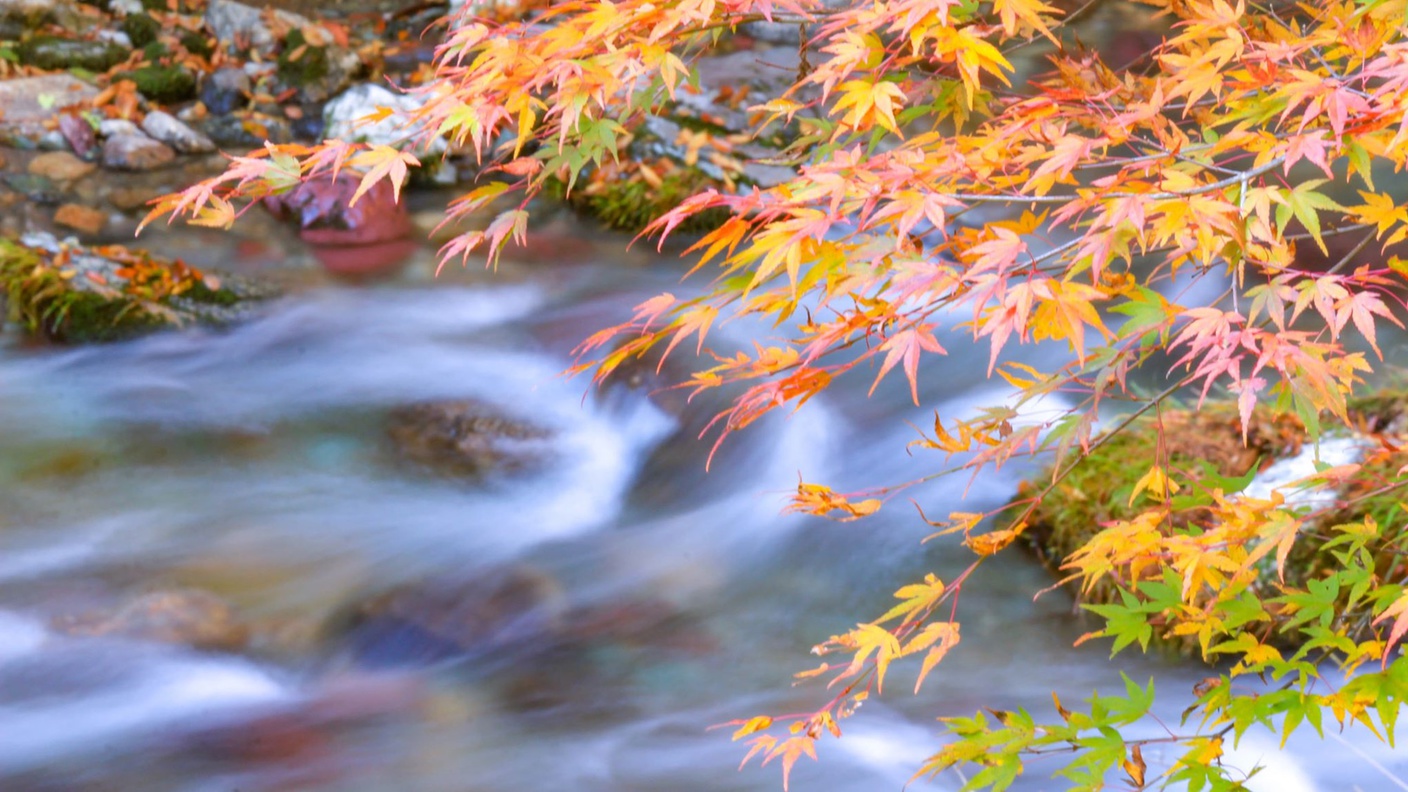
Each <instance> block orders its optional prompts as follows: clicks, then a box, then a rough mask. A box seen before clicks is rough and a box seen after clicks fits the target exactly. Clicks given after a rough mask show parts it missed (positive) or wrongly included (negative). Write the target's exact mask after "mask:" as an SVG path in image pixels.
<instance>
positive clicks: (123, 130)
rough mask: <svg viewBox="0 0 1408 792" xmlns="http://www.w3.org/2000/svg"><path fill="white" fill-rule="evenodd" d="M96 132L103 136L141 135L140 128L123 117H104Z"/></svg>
mask: <svg viewBox="0 0 1408 792" xmlns="http://www.w3.org/2000/svg"><path fill="white" fill-rule="evenodd" d="M98 134H99V135H102V136H103V137H105V138H110V137H117V136H118V135H137V136H141V134H142V130H141V128H140V127H138V126H137V125H136V124H134V123H132V122H131V121H128V120H127V119H125V118H105V119H103V120H102V122H101V123H99V124H98Z"/></svg>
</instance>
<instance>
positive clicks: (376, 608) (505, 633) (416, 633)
mask: <svg viewBox="0 0 1408 792" xmlns="http://www.w3.org/2000/svg"><path fill="white" fill-rule="evenodd" d="M564 611H565V604H564V600H563V597H562V593H561V591H560V590H559V588H558V586H557V583H556V582H555V581H554V580H553V579H552V578H550V577H548V576H547V575H545V574H543V573H541V572H538V571H535V570H530V569H523V568H514V569H497V570H488V571H478V572H474V573H469V574H460V575H441V576H436V577H432V578H429V579H426V580H421V581H417V582H415V583H411V584H407V585H404V586H400V587H397V588H394V589H392V590H390V591H387V592H384V593H381V594H378V595H376V596H373V597H371V598H369V599H367V600H365V601H363V602H361V603H359V604H357V605H355V606H354V607H352V608H351V610H350V612H348V613H347V614H345V615H343V616H340V617H338V618H336V619H334V622H333V624H332V625H331V632H332V633H333V637H334V638H335V639H337V641H338V643H339V644H340V646H341V651H342V653H343V654H344V655H345V656H346V657H347V658H348V659H349V660H350V661H351V662H352V663H354V664H355V665H358V666H362V667H367V668H392V667H399V666H424V665H433V664H438V663H445V662H465V661H482V662H486V663H496V662H497V663H503V662H508V661H510V660H511V659H512V658H521V657H524V656H526V655H531V654H534V653H539V652H542V651H545V650H546V649H549V648H551V647H552V646H553V645H555V644H556V643H557V640H558V638H557V635H556V634H557V632H558V630H559V629H560V627H561V620H562V615H563V613H564Z"/></svg>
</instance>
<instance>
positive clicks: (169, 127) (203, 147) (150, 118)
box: [142, 110, 215, 154]
mask: <svg viewBox="0 0 1408 792" xmlns="http://www.w3.org/2000/svg"><path fill="white" fill-rule="evenodd" d="M142 131H143V132H146V133H147V134H148V135H150V136H151V137H153V138H155V139H156V140H159V141H161V142H162V143H165V144H167V145H169V146H171V147H172V148H173V149H175V150H176V151H179V152H180V153H182V154H208V153H210V152H212V151H214V150H215V143H214V142H213V141H211V139H210V138H208V137H206V136H205V135H203V134H201V133H200V132H197V131H195V130H194V129H191V128H190V127H188V126H186V125H185V124H183V123H182V122H181V121H179V120H177V119H176V117H175V116H173V115H171V114H170V113H165V112H162V111H160V110H154V111H152V112H150V113H147V116H146V118H143V119H142Z"/></svg>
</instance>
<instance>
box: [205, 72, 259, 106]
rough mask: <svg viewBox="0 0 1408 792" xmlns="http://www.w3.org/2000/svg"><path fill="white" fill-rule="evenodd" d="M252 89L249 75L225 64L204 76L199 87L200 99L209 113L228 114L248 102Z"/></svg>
mask: <svg viewBox="0 0 1408 792" xmlns="http://www.w3.org/2000/svg"><path fill="white" fill-rule="evenodd" d="M252 89H253V83H252V82H251V81H250V79H249V75H247V74H245V73H244V71H243V70H241V69H237V68H235V67H232V66H225V67H223V68H220V69H216V70H215V71H214V72H213V73H212V74H210V75H209V76H207V77H206V78H205V82H204V83H202V84H201V87H200V100H201V102H203V103H204V104H205V109H206V110H208V111H210V112H211V113H213V114H215V115H218V116H221V115H228V114H229V113H232V112H234V111H236V110H239V109H241V108H243V107H245V106H247V105H248V104H249V94H250V91H251V90H252Z"/></svg>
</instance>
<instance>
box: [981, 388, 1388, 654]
mask: <svg viewBox="0 0 1408 792" xmlns="http://www.w3.org/2000/svg"><path fill="white" fill-rule="evenodd" d="M1349 416H1350V419H1351V421H1350V426H1351V427H1354V429H1355V430H1356V431H1358V432H1361V433H1365V434H1364V436H1365V447H1366V449H1367V451H1366V452H1365V453H1366V456H1365V458H1364V460H1363V465H1362V467H1361V469H1360V470H1359V471H1358V472H1357V473H1356V475H1355V476H1354V478H1353V480H1352V481H1350V482H1349V483H1348V484H1347V485H1346V486H1345V487H1344V488H1343V489H1342V490H1341V491H1340V492H1339V493H1338V494H1337V498H1338V500H1337V501H1336V504H1337V505H1335V506H1332V507H1330V508H1327V509H1324V510H1323V511H1324V513H1323V514H1320V515H1319V516H1318V517H1317V518H1316V519H1315V520H1313V521H1312V523H1311V524H1310V525H1309V526H1308V527H1307V528H1304V529H1302V532H1301V536H1300V538H1299V539H1298V540H1297V542H1296V544H1295V546H1294V548H1293V550H1292V551H1291V554H1290V556H1289V557H1288V559H1287V562H1286V565H1285V569H1284V573H1285V578H1284V584H1285V585H1287V586H1292V587H1303V586H1305V585H1306V583H1307V582H1308V581H1311V580H1315V579H1317V578H1319V577H1321V576H1322V575H1323V574H1324V573H1325V572H1327V571H1328V570H1330V569H1332V568H1335V567H1336V566H1337V564H1338V562H1337V561H1336V560H1335V559H1334V558H1333V556H1332V555H1331V554H1330V552H1329V551H1328V550H1326V549H1325V544H1326V542H1328V541H1329V539H1330V537H1329V536H1328V535H1327V533H1328V532H1326V531H1321V530H1319V529H1320V528H1329V527H1331V526H1335V525H1343V524H1349V523H1358V522H1362V521H1363V520H1365V518H1366V517H1367V518H1370V519H1372V520H1373V521H1375V522H1376V523H1377V524H1378V525H1379V526H1381V527H1382V528H1383V529H1384V530H1383V532H1382V535H1381V537H1380V538H1379V539H1377V540H1375V542H1374V543H1373V544H1372V545H1371V548H1370V550H1371V552H1373V553H1374V554H1375V557H1376V563H1377V566H1378V569H1377V572H1378V573H1379V574H1380V575H1395V576H1397V577H1400V578H1401V577H1403V576H1405V575H1408V566H1406V565H1405V557H1404V555H1403V553H1402V552H1400V551H1399V550H1398V549H1396V548H1398V547H1399V546H1400V545H1401V544H1403V542H1404V541H1406V540H1408V521H1405V505H1404V503H1403V501H1404V499H1405V493H1404V492H1403V490H1402V489H1401V488H1395V487H1394V485H1395V484H1397V483H1401V482H1402V481H1403V477H1402V476H1400V475H1399V473H1398V471H1399V470H1400V469H1402V468H1403V467H1404V465H1405V464H1408V450H1405V451H1400V450H1398V449H1399V448H1402V447H1405V441H1408V432H1405V429H1408V392H1405V391H1396V390H1389V391H1381V392H1379V393H1376V394H1372V395H1370V396H1367V397H1363V398H1359V399H1355V400H1352V401H1351V402H1350V404H1349ZM1323 431H1324V432H1325V433H1326V435H1328V436H1333V435H1334V434H1336V433H1340V434H1348V433H1350V432H1351V429H1350V428H1349V427H1340V428H1338V429H1335V428H1331V427H1326V428H1325V429H1324V430H1323ZM1371 436H1373V437H1381V438H1385V442H1382V443H1379V444H1377V445H1375V444H1374V443H1372V442H1371V441H1370V440H1369V437H1371ZM1307 442H1310V440H1309V437H1308V433H1307V432H1306V430H1305V427H1304V426H1303V425H1302V424H1301V423H1300V421H1299V420H1297V419H1295V418H1294V417H1291V416H1274V417H1273V416H1270V415H1267V414H1265V413H1262V412H1260V411H1258V412H1257V413H1256V414H1254V416H1253V421H1252V423H1251V425H1250V427H1249V428H1248V431H1247V437H1246V442H1245V443H1244V442H1243V439H1242V431H1241V421H1240V418H1239V417H1238V413H1237V409H1236V406H1235V405H1232V404H1209V405H1205V406H1204V407H1203V409H1201V410H1197V411H1195V410H1167V411H1164V412H1163V413H1162V415H1161V416H1160V417H1159V418H1157V419H1156V418H1154V417H1153V416H1146V417H1144V418H1141V419H1140V420H1137V421H1135V422H1134V423H1132V424H1131V425H1129V426H1128V427H1125V428H1124V429H1123V430H1122V431H1121V432H1120V434H1118V435H1116V436H1114V437H1111V438H1109V439H1108V440H1106V441H1105V442H1104V443H1103V444H1101V445H1100V446H1099V447H1098V448H1096V449H1095V450H1094V451H1093V452H1092V453H1091V455H1090V456H1089V457H1087V458H1086V459H1084V460H1083V461H1081V463H1080V464H1079V465H1078V466H1077V467H1076V468H1075V469H1074V470H1072V471H1071V472H1070V473H1069V474H1068V475H1067V476H1065V478H1063V479H1062V480H1061V481H1060V483H1059V484H1057V485H1056V487H1055V488H1054V489H1053V490H1052V491H1051V492H1050V493H1049V494H1047V495H1046V497H1045V498H1044V499H1043V500H1042V501H1041V503H1040V504H1039V505H1038V506H1037V507H1036V508H1035V509H1034V510H1033V511H1032V512H1031V514H1029V515H1028V516H1027V528H1026V529H1025V531H1024V533H1023V539H1024V540H1025V541H1026V542H1027V544H1028V546H1029V547H1030V548H1031V549H1032V550H1033V551H1034V552H1035V553H1036V555H1037V557H1038V558H1039V559H1040V560H1041V562H1042V563H1043V564H1044V565H1045V566H1047V567H1048V568H1049V569H1050V570H1051V571H1052V572H1053V574H1055V575H1057V576H1058V577H1061V578H1066V577H1067V576H1068V575H1069V574H1070V570H1069V569H1062V568H1061V566H1062V564H1063V563H1064V562H1065V560H1066V559H1067V558H1068V557H1069V556H1070V555H1071V554H1072V553H1073V552H1075V551H1076V550H1078V549H1079V548H1081V547H1083V546H1085V545H1086V544H1087V543H1088V542H1090V540H1091V539H1093V538H1094V537H1095V536H1096V535H1097V534H1099V533H1100V532H1101V531H1103V530H1104V529H1105V528H1106V526H1107V525H1109V524H1110V523H1111V522H1114V521H1118V520H1125V519H1130V518H1132V517H1134V516H1136V514H1138V513H1140V512H1142V511H1143V510H1144V508H1145V507H1147V505H1148V504H1147V503H1141V502H1139V501H1136V502H1135V503H1133V504H1131V496H1132V495H1133V493H1134V489H1135V487H1136V485H1137V483H1138V482H1139V480H1140V479H1141V478H1142V477H1143V476H1144V475H1145V474H1146V473H1148V472H1149V469H1150V466H1151V465H1153V464H1154V462H1155V460H1163V461H1164V464H1165V465H1166V469H1167V470H1169V471H1175V472H1176V473H1177V480H1179V481H1182V482H1184V483H1185V486H1187V483H1188V482H1199V481H1208V480H1209V477H1212V476H1216V477H1220V478H1222V479H1225V480H1244V481H1245V480H1247V479H1250V478H1251V477H1252V476H1253V474H1255V473H1257V472H1259V471H1264V470H1266V468H1268V467H1270V466H1271V465H1272V464H1274V463H1275V462H1277V461H1279V460H1282V459H1286V458H1289V457H1291V456H1294V455H1295V454H1298V453H1300V452H1301V450H1302V447H1303V445H1304V444H1305V443H1307ZM1051 480H1052V471H1050V470H1047V471H1044V472H1043V473H1042V474H1041V475H1039V476H1037V477H1035V478H1034V479H1032V480H1031V481H1029V482H1024V483H1023V485H1022V486H1021V488H1020V489H1019V491H1018V496H1017V499H1016V500H1014V502H1013V507H1012V508H1011V510H1010V511H1009V512H1008V514H1009V515H1011V516H1012V517H1015V516H1016V515H1017V514H1018V513H1020V512H1021V511H1022V507H1023V505H1024V503H1025V502H1029V500H1030V499H1031V498H1032V497H1034V496H1035V495H1037V494H1038V493H1039V492H1040V491H1042V490H1043V489H1045V487H1046V486H1047V485H1048V483H1049V482H1050V481H1051ZM1222 483H1225V482H1218V484H1222ZM1175 503H1177V501H1175ZM1206 514H1207V513H1206V512H1204V511H1202V510H1200V509H1199V508H1196V507H1195V508H1186V509H1182V510H1176V511H1175V512H1174V515H1173V516H1172V517H1171V518H1170V519H1169V520H1168V521H1167V524H1165V525H1164V526H1163V527H1162V529H1163V530H1165V531H1166V532H1170V533H1173V532H1190V531H1191V532H1197V531H1201V530H1203V529H1204V528H1206V527H1210V526H1208V525H1205V524H1204V523H1203V521H1204V520H1206V519H1207V517H1206ZM1274 567H1275V563H1274V561H1268V562H1267V563H1266V564H1265V580H1263V581H1259V582H1258V583H1256V584H1255V585H1256V586H1258V587H1260V588H1262V589H1263V590H1264V592H1265V593H1267V594H1269V595H1270V594H1274V593H1275V589H1276V587H1277V585H1279V584H1281V582H1282V581H1281V580H1280V579H1279V578H1278V576H1277V574H1276V572H1275V569H1274ZM1073 593H1075V594H1076V595H1077V597H1078V598H1079V599H1081V600H1082V601H1084V602H1088V603H1094V604H1099V603H1104V602H1109V601H1111V600H1112V599H1113V598H1114V597H1115V596H1116V593H1117V590H1116V588H1115V587H1114V586H1113V584H1110V583H1101V584H1097V585H1096V586H1095V587H1093V588H1092V589H1091V590H1089V591H1084V592H1082V591H1079V590H1073ZM1273 618H1275V619H1276V620H1277V621H1278V623H1279V619H1280V617H1279V616H1275V617H1273ZM1270 640H1271V641H1272V642H1273V643H1278V642H1280V643H1284V642H1285V641H1286V640H1287V639H1286V638H1285V637H1284V636H1283V635H1282V634H1281V633H1279V632H1276V631H1273V633H1272V636H1271V638H1270ZM1160 645H1161V646H1163V647H1165V648H1168V649H1171V650H1175V651H1179V652H1182V653H1188V654H1191V653H1193V652H1194V651H1195V650H1196V645H1195V643H1194V642H1193V641H1192V640H1191V639H1188V640H1186V641H1176V642H1174V641H1168V640H1165V641H1163V642H1162V643H1161V644H1160Z"/></svg>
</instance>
